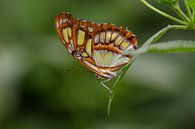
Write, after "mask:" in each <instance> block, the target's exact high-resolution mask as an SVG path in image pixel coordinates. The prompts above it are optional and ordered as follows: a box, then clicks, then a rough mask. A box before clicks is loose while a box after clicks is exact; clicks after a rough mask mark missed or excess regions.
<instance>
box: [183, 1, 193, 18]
mask: <svg viewBox="0 0 195 129" xmlns="http://www.w3.org/2000/svg"><path fill="white" fill-rule="evenodd" d="M187 2H188V1H187V0H184V5H185V8H186V12H187V14H188V17H190V19H191V20H193V15H192V12H191V10H190V7H189V6H188V3H187Z"/></svg>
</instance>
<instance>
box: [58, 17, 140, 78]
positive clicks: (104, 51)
mask: <svg viewBox="0 0 195 129" xmlns="http://www.w3.org/2000/svg"><path fill="white" fill-rule="evenodd" d="M55 26H56V29H57V33H58V35H59V37H60V39H61V41H62V43H63V44H64V46H65V47H66V48H67V49H68V51H69V52H70V53H71V54H72V55H73V56H74V57H75V58H77V59H78V60H79V61H80V63H81V64H83V65H84V66H85V67H87V68H88V69H90V70H91V71H93V72H95V73H96V76H97V77H98V78H112V77H114V76H116V72H117V71H118V70H119V69H120V68H121V67H123V66H124V65H126V64H127V63H128V62H129V61H131V58H132V57H131V56H130V55H128V56H127V55H122V52H123V51H131V50H133V49H135V47H136V44H137V41H136V37H135V35H134V34H132V33H131V32H130V31H127V30H125V29H123V28H121V27H116V26H114V25H112V24H110V23H108V24H97V23H93V22H89V21H85V20H80V19H75V18H72V17H71V15H70V14H69V13H61V14H59V15H57V16H56V19H55Z"/></svg>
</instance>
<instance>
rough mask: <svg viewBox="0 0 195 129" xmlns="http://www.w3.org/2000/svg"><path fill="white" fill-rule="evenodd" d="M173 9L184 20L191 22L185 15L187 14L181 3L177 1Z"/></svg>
mask: <svg viewBox="0 0 195 129" xmlns="http://www.w3.org/2000/svg"><path fill="white" fill-rule="evenodd" d="M171 8H172V9H173V11H174V12H175V13H176V14H177V15H178V16H180V17H181V18H182V19H183V20H185V21H187V22H190V19H189V18H188V17H187V16H186V15H185V13H184V12H183V11H182V10H181V8H180V5H179V2H178V1H177V3H175V4H173V5H172V6H171Z"/></svg>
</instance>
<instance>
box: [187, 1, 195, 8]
mask: <svg viewBox="0 0 195 129" xmlns="http://www.w3.org/2000/svg"><path fill="white" fill-rule="evenodd" d="M188 6H190V7H191V8H192V9H194V10H195V0H188Z"/></svg>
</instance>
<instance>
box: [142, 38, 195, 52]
mask: <svg viewBox="0 0 195 129" xmlns="http://www.w3.org/2000/svg"><path fill="white" fill-rule="evenodd" d="M145 52H146V53H174V52H195V41H182V40H179V41H170V42H165V43H157V44H154V45H151V46H149V47H148V48H146V50H145Z"/></svg>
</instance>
